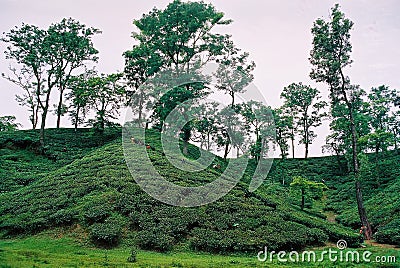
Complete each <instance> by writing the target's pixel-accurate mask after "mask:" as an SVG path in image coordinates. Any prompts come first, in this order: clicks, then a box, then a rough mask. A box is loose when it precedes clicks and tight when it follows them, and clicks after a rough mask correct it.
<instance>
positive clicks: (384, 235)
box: [374, 219, 400, 246]
mask: <svg viewBox="0 0 400 268" xmlns="http://www.w3.org/2000/svg"><path fill="white" fill-rule="evenodd" d="M374 238H375V240H376V241H377V242H379V243H387V244H394V245H399V246H400V219H395V220H393V221H391V222H390V223H389V224H387V225H385V226H382V227H379V228H378V231H377V232H376V233H375V234H374Z"/></svg>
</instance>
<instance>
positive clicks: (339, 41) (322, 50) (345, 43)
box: [310, 4, 372, 239]
mask: <svg viewBox="0 0 400 268" xmlns="http://www.w3.org/2000/svg"><path fill="white" fill-rule="evenodd" d="M352 27H353V22H352V21H350V20H349V19H347V18H346V17H345V15H344V13H342V12H341V11H340V8H339V5H338V4H336V5H335V6H334V7H333V8H332V10H331V15H330V20H327V21H325V20H324V19H321V18H320V19H317V20H316V21H315V22H314V25H313V27H312V29H311V32H312V34H313V48H312V50H311V57H310V62H311V64H312V70H311V73H310V77H311V78H312V79H314V80H316V81H317V82H324V83H326V84H328V86H329V90H330V99H331V104H332V105H331V106H334V105H336V104H337V103H344V104H345V106H346V108H347V109H346V110H347V116H348V119H349V124H350V132H351V147H352V166H353V172H354V174H355V178H356V198H357V206H358V212H359V215H360V221H361V223H362V224H363V225H364V226H366V227H367V232H366V234H367V238H368V239H369V238H370V237H371V234H372V231H371V226H370V224H369V222H368V217H367V213H366V211H365V207H364V202H363V198H362V190H361V184H360V180H359V179H358V171H359V166H358V158H357V153H358V135H357V130H356V123H355V110H354V103H353V102H352V99H351V96H352V93H353V91H354V87H352V85H351V84H350V79H349V77H348V76H346V75H345V69H346V68H347V67H349V66H350V64H351V63H352V60H351V57H350V53H351V51H352V45H351V42H350V30H351V29H352Z"/></svg>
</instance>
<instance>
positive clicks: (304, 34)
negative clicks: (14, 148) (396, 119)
mask: <svg viewBox="0 0 400 268" xmlns="http://www.w3.org/2000/svg"><path fill="white" fill-rule="evenodd" d="M169 2H170V1H165V0H158V1H155V0H140V1H139V0H120V1H118V0H115V1H98V0H97V1H95V0H85V1H83V0H80V1H78V0H70V1H64V0H58V1H54V0H40V1H29V0H0V7H1V8H0V33H3V32H8V31H9V30H10V29H11V28H12V27H14V26H16V25H18V26H20V25H21V23H22V22H25V23H28V24H35V25H37V26H39V27H42V28H47V27H48V26H49V25H50V24H51V23H53V22H58V21H60V20H61V19H62V18H64V17H72V18H75V19H77V20H79V21H80V22H82V23H84V24H86V25H87V26H92V27H96V28H98V29H100V30H102V31H103V33H102V34H101V35H98V36H97V37H95V39H94V45H95V47H96V48H97V49H98V50H99V51H100V53H99V57H100V60H99V64H98V65H97V67H98V68H97V69H98V70H99V71H100V72H104V73H110V72H115V71H117V70H120V71H121V70H123V65H124V59H123V57H122V53H123V52H124V51H126V50H128V49H130V48H131V47H132V45H133V39H132V38H131V37H130V35H131V32H132V31H133V30H134V28H133V24H132V21H133V19H138V18H140V17H141V15H142V14H143V13H147V12H148V11H150V10H151V9H152V8H153V7H154V6H157V7H158V8H164V7H165V6H166V5H167V4H168V3H169ZM206 2H210V3H212V4H214V6H215V7H216V8H217V9H218V10H220V11H223V12H224V13H225V15H226V18H230V19H233V21H234V22H233V23H232V24H231V25H229V26H226V27H223V29H222V30H223V31H224V32H226V33H230V34H232V35H233V39H234V40H235V42H236V44H237V45H238V46H239V47H240V48H242V49H243V50H245V51H248V52H249V53H250V56H251V59H252V60H254V61H255V62H256V64H257V67H256V71H255V81H254V83H255V85H256V86H257V87H258V88H259V89H260V90H261V91H262V92H263V94H264V96H265V98H266V99H267V102H268V104H270V105H271V106H272V107H277V106H279V105H281V103H282V102H281V100H280V99H279V94H280V92H281V91H282V89H283V87H284V86H287V85H289V84H290V83H292V82H300V81H301V82H303V83H306V84H311V85H313V86H316V87H317V88H318V89H320V90H321V91H322V93H323V95H324V96H326V95H327V89H326V87H325V86H324V85H322V84H315V83H314V82H312V81H310V79H309V77H308V74H309V72H310V64H309V62H308V57H309V53H310V50H311V42H312V36H311V33H310V29H311V27H312V24H313V22H314V21H315V19H317V18H319V17H324V18H327V17H328V15H329V11H330V8H331V7H332V6H333V5H334V3H339V4H340V5H341V6H342V10H343V11H344V12H345V14H346V16H347V17H348V18H350V19H351V20H352V21H353V22H354V23H355V25H354V30H353V32H352V39H351V40H352V44H353V54H352V56H353V60H354V63H353V65H352V67H351V69H350V70H349V71H348V74H349V75H350V77H351V79H352V82H353V83H356V84H360V85H361V87H362V88H364V89H367V90H368V89H370V88H371V87H373V86H374V87H375V86H379V85H381V84H386V85H388V86H390V87H392V88H400V77H399V71H400V70H399V61H400V50H399V49H398V46H399V41H400V38H399V37H400V12H399V11H400V1H397V0H382V1H367V0H352V1H331V0H324V1H321V0H296V1H293V0H276V1H271V0H266V1H263V0H246V1H245V0H240V1H239V0H211V1H206ZM4 49H5V45H4V44H0V54H1V55H0V73H7V71H8V65H9V62H8V61H6V60H5V57H4V53H3V51H4ZM0 92H1V98H0V116H3V115H16V117H17V121H18V122H19V123H22V124H23V125H24V127H25V128H29V127H30V123H29V121H28V112H27V111H26V109H25V108H24V107H20V106H18V104H17V102H16V101H15V94H17V93H21V92H22V91H21V90H20V89H19V88H18V87H16V86H14V85H12V84H11V83H9V82H8V81H6V80H4V79H2V78H0ZM56 95H57V94H56V93H55V94H54V96H56ZM55 121H56V120H55V118H54V117H53V116H50V117H49V118H48V123H47V126H48V127H54V126H55ZM63 123H64V126H65V125H68V124H69V123H68V118H67V116H65V118H64V120H63ZM328 133H329V130H328V128H327V126H326V124H325V125H324V126H323V127H320V128H319V129H317V134H318V135H319V137H318V138H317V140H316V141H315V143H314V144H312V145H311V147H310V155H311V156H318V155H321V146H322V145H323V144H324V140H325V136H326V135H327V134H328ZM298 147H300V146H298ZM296 154H297V156H298V157H301V156H302V155H303V153H302V151H301V150H298V151H297V152H296Z"/></svg>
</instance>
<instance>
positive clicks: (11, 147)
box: [0, 129, 399, 267]
mask: <svg viewBox="0 0 400 268" xmlns="http://www.w3.org/2000/svg"><path fill="white" fill-rule="evenodd" d="M47 133H48V134H47V135H48V137H47V139H48V140H49V142H50V144H52V146H51V148H49V149H48V151H49V152H50V151H51V154H50V153H49V154H48V155H51V156H52V155H57V157H56V158H52V157H50V159H49V157H46V156H44V155H42V154H38V153H37V152H35V147H34V146H32V145H31V146H19V144H22V141H25V142H26V141H29V144H31V143H32V144H34V143H35V141H36V142H37V141H38V139H39V133H38V132H35V131H15V132H8V133H4V134H1V135H0V140H1V141H2V143H1V146H0V148H1V149H0V155H1V161H2V162H1V164H2V167H7V168H5V169H4V171H3V172H4V173H3V175H2V176H3V178H8V180H2V182H3V181H4V182H6V183H7V185H2V187H3V188H4V189H9V190H8V191H3V193H2V194H1V195H0V199H1V205H0V211H1V215H2V216H1V217H0V228H1V233H2V237H3V238H14V237H16V235H27V234H29V235H32V234H36V233H38V232H41V231H45V230H51V233H52V234H53V235H55V236H60V235H64V234H66V235H68V236H70V237H71V239H73V240H76V241H81V242H80V243H83V244H82V245H83V246H84V247H87V246H96V247H99V248H103V250H97V251H96V253H86V254H89V255H91V256H93V258H92V257H90V258H89V257H87V255H86V254H84V256H77V257H76V258H75V257H74V258H69V257H68V258H66V259H63V260H64V261H66V262H68V261H71V262H76V261H78V260H79V261H81V262H82V263H83V264H84V265H88V266H89V265H90V263H89V262H90V261H93V262H96V263H97V262H100V264H98V265H102V264H101V262H102V261H104V258H109V259H108V260H109V261H110V263H115V264H114V265H118V263H125V262H124V260H125V258H127V256H129V251H130V250H129V248H132V247H135V248H138V249H139V254H138V256H139V258H140V257H141V258H144V259H148V258H151V257H146V256H148V254H150V256H157V255H153V254H154V253H146V252H145V251H141V250H153V251H159V252H181V251H183V252H197V251H207V252H211V253H214V254H215V253H223V254H227V253H234V252H237V253H241V254H243V253H244V254H245V256H248V257H246V258H247V259H246V258H243V257H232V258H233V259H235V260H236V261H237V262H239V263H242V262H244V263H243V265H244V264H245V263H247V262H250V263H254V259H253V260H252V259H251V258H250V257H249V256H254V254H256V253H257V252H258V251H259V250H260V249H262V248H263V247H264V246H265V245H268V247H269V248H271V249H285V250H289V249H304V247H305V246H313V245H314V246H318V245H324V244H325V243H326V242H327V241H328V240H329V241H332V242H336V241H337V240H339V239H345V240H346V241H347V242H348V244H349V246H358V235H357V234H356V233H357V228H358V227H359V226H358V220H357V211H353V210H351V209H352V208H353V207H354V204H352V202H351V200H352V199H351V195H352V194H353V191H352V189H351V185H352V184H353V187H354V183H353V181H352V179H351V178H349V177H347V176H345V175H343V174H344V173H345V172H341V171H340V170H339V169H338V168H337V161H336V159H335V158H334V157H323V158H309V159H306V160H300V159H286V160H276V161H275V163H274V165H273V167H272V170H271V172H270V173H269V175H268V178H267V180H266V181H265V183H264V184H263V185H262V187H260V188H259V189H258V190H257V191H256V192H255V193H250V192H248V190H246V189H247V187H248V185H247V184H248V181H249V179H250V176H251V175H252V169H253V165H254V162H250V164H249V166H248V169H247V171H246V173H245V175H244V177H243V179H242V181H241V182H240V183H239V184H238V186H237V187H235V188H234V190H232V191H231V192H230V193H229V194H228V195H227V196H225V197H223V198H222V199H220V200H218V201H217V202H215V203H211V204H209V205H206V206H202V207H198V208H182V207H173V206H169V205H165V204H163V203H161V202H158V201H156V200H154V199H153V198H152V197H150V196H148V195H147V194H146V193H145V192H143V191H142V190H141V189H140V188H139V187H138V186H137V184H136V183H135V181H134V179H133V178H132V177H131V176H130V173H129V171H128V169H127V167H126V164H125V159H124V158H123V153H122V146H121V139H120V136H119V135H120V130H118V129H107V130H106V132H105V134H104V135H105V136H103V138H102V139H99V136H98V134H97V133H96V132H91V131H90V130H88V129H79V130H78V132H77V133H76V132H75V131H74V130H73V129H53V130H49V131H48V132H47ZM22 137H29V138H25V139H22ZM147 140H148V141H149V144H150V145H151V146H152V147H153V148H159V147H158V146H160V144H159V143H160V140H159V134H158V132H156V131H152V130H149V131H148V133H147ZM83 144H85V147H83V146H82V145H83ZM137 146H139V145H137ZM64 148H67V150H68V151H67V152H66V151H64ZM188 152H189V153H190V155H191V157H193V158H196V157H197V156H198V153H199V149H198V148H197V147H194V146H189V150H188ZM148 153H149V155H150V158H151V159H152V160H153V161H154V163H158V164H157V165H156V167H157V168H158V170H159V171H160V172H161V173H163V174H165V175H167V176H168V178H169V179H170V180H172V181H174V182H175V183H183V184H190V185H191V184H199V183H200V184H201V183H204V182H209V181H211V180H214V179H215V178H217V176H218V173H219V172H221V171H220V170H215V169H213V168H211V167H210V168H209V169H207V170H205V171H201V172H199V173H197V174H196V173H194V174H189V175H188V174H184V172H182V171H181V170H179V169H176V168H174V167H173V166H172V165H170V164H169V162H168V161H167V160H166V159H165V157H164V156H163V155H162V153H161V152H159V151H158V150H156V151H153V150H149V151H148ZM137 157H138V158H140V157H141V156H140V155H138V156H137ZM398 158H399V155H398V154H395V153H394V152H393V153H390V154H388V155H387V156H385V158H382V160H381V161H380V162H379V163H377V164H376V166H377V167H380V168H384V166H382V165H384V164H387V165H389V167H390V163H393V162H392V161H396V160H398ZM215 161H217V162H215V163H220V164H221V165H222V169H223V166H224V161H223V159H220V158H217V159H216V160H215ZM281 161H286V162H285V163H286V165H284V166H282V163H281ZM343 163H344V162H343ZM43 164H46V165H47V169H44V168H42V169H40V168H38V169H34V167H36V166H37V167H40V166H43ZM29 168H30V169H32V170H35V172H31V173H29V172H28V170H29ZM345 168H346V167H345V166H343V167H342V169H345ZM23 169H25V170H27V171H26V173H24V172H15V170H20V171H22V170H23ZM5 170H7V171H8V172H7V173H6V171H5ZM13 170H14V173H12V172H13ZM385 170H386V171H385V172H382V170H380V169H378V170H377V172H381V173H380V174H382V175H383V176H380V177H379V180H378V181H379V184H378V183H377V180H376V179H375V177H373V176H371V177H370V180H369V179H367V180H366V183H367V182H369V183H371V185H374V187H369V189H371V191H367V192H366V196H365V198H366V200H367V201H366V205H367V206H368V208H369V209H370V210H371V211H374V212H375V214H371V215H370V216H371V222H372V224H373V226H374V228H378V232H377V234H376V239H377V240H378V241H380V242H383V243H392V244H399V240H398V233H399V229H398V228H399V227H398V226H399V225H398V224H396V221H398V211H399V209H398V208H399V206H398V200H397V199H396V194H395V193H396V191H394V190H393V188H394V187H396V186H397V187H398V183H399V176H398V175H399V174H398V172H399V170H398V168H388V166H386V168H385ZM298 174H305V175H306V176H307V178H310V180H312V181H316V182H318V181H321V180H325V183H326V185H328V186H329V188H330V189H329V190H328V191H327V192H326V193H327V195H328V196H327V198H326V197H325V198H324V199H323V200H322V201H314V202H311V201H312V198H310V199H306V207H305V209H304V211H302V210H301V209H300V201H299V200H300V199H299V196H300V193H299V192H295V191H293V190H291V189H290V187H289V183H290V179H289V181H286V182H284V184H282V183H283V181H282V178H286V180H287V178H291V177H294V176H296V175H298ZM24 175H25V176H24ZM385 176H386V177H385ZM21 180H22V181H23V182H24V183H21ZM338 182H340V184H338ZM10 186H12V187H10ZM374 188H375V189H374ZM379 193H380V194H379ZM338 196H344V198H337V197H338ZM353 200H354V199H353ZM378 201H379V202H378ZM353 202H355V201H353ZM374 207H376V209H375V210H374V209H373V208H374ZM330 210H333V211H334V212H335V213H337V214H339V216H338V218H337V220H338V221H339V222H341V223H343V224H345V225H349V226H350V227H353V229H350V228H345V227H343V226H341V225H339V224H336V223H332V222H329V221H328V220H327V219H326V216H325V215H326V213H327V212H329V211H330ZM345 219H346V220H345ZM352 219H353V221H352ZM282 223H284V224H282ZM6 241H8V240H6ZM27 241H28V240H27ZM29 241H31V242H29V243H39V244H40V243H45V242H41V241H43V240H41V239H37V238H32V239H30V240H29ZM32 241H36V242H32ZM4 243H5V244H4V247H5V248H7V246H6V245H14V246H12V247H13V248H15V249H17V248H18V247H22V248H20V250H23V247H27V246H26V243H28V242H22V241H21V242H12V243H11V244H10V242H4ZM29 243H28V244H29ZM51 243H60V242H57V241H54V242H51ZM67 244H70V242H68V243H67ZM24 245H25V246H24ZM85 245H86V246H85ZM32 247H33V246H31V249H30V251H32V252H31V253H29V254H31V255H32V254H33V255H32V256H36V257H32V258H30V257H26V260H25V261H24V260H22V259H21V256H20V253H18V252H19V251H9V250H7V251H6V252H7V253H5V252H4V251H3V253H2V254H3V255H2V256H3V257H2V258H3V260H8V261H7V262H10V258H11V257H10V256H15V257H16V258H17V256H20V257H18V258H17V259H18V260H20V261H21V263H24V264H26V263H25V262H28V263H29V262H35V260H36V261H39V260H41V261H45V262H46V260H47V261H48V262H50V263H52V262H53V261H55V259H54V258H55V256H56V255H57V254H61V251H58V252H59V253H56V252H53V253H51V252H46V250H45V249H41V248H42V246H40V247H39V249H38V250H36V251H35V250H33V248H32ZM66 247H67V248H68V247H69V246H66ZM71 247H72V248H74V249H73V250H75V251H78V252H82V251H85V252H86V251H87V250H86V249H83V248H81V247H78V246H76V245H75V246H72V244H71ZM113 247H117V248H119V249H118V250H117V251H113V250H107V249H110V248H113ZM72 248H71V249H69V250H72ZM78 249H79V250H78ZM28 251H29V250H28ZM35 252H36V253H35ZM106 252H110V253H109V254H110V255H109V257H104V256H105V255H107V254H108V253H106ZM9 254H11V255H9ZM27 254H28V253H27ZM43 254H44V255H43ZM92 254H94V255H92ZM168 254H171V253H168ZM176 254H178V255H179V254H183V255H184V254H189V255H187V257H184V258H188V259H192V261H194V262H196V264H198V265H199V266H200V267H201V265H202V264H201V263H202V262H203V260H202V258H203V257H198V255H196V254H194V253H176ZM191 254H194V255H193V256H192V255H191ZM183 255H182V256H183ZM29 256H30V255H29ZM45 256H48V257H45ZM160 256H161V255H160ZM160 256H158V257H157V258H161V257H160ZM167 256H171V255H167ZM172 256H173V255H172ZM179 256H180V255H179ZM190 256H191V257H190ZM196 256H197V257H196ZM200 256H201V255H200ZM204 256H206V255H204ZM214 256H215V255H214ZM166 258H167V259H170V257H166ZM198 258H200V259H198ZM204 258H208V257H204ZM218 258H219V257H218ZM218 258H217V259H218ZM226 258H230V257H221V261H223V262H225V261H226V262H229V261H231V259H229V260H227V259H226ZM217 259H214V257H213V263H214V261H216V260H217ZM142 261H143V259H142ZM158 261H159V262H154V263H153V264H154V265H155V264H156V263H163V262H161V260H158ZM204 261H205V260H204ZM7 262H6V263H7ZM171 262H172V260H171ZM11 263H12V262H11ZM139 263H140V262H139ZM183 263H185V265H188V263H186V261H183ZM189 263H190V262H189ZM92 265H94V263H92ZM96 265H97V264H96ZM149 265H150V264H149ZM166 265H171V264H170V263H167V264H166ZM207 265H212V264H210V263H207V262H205V263H204V266H205V267H206V266H207ZM248 265H250V264H248ZM171 266H172V265H171ZM196 267H197V266H196Z"/></svg>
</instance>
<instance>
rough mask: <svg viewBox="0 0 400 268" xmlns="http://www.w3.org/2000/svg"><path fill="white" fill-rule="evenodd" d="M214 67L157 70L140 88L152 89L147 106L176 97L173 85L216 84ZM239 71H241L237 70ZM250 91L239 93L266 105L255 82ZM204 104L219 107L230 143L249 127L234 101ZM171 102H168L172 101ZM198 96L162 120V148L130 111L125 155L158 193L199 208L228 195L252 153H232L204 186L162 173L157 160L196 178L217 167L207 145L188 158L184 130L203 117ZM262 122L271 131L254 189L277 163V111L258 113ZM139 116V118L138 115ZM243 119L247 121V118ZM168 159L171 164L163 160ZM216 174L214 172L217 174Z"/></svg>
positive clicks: (152, 107)
mask: <svg viewBox="0 0 400 268" xmlns="http://www.w3.org/2000/svg"><path fill="white" fill-rule="evenodd" d="M210 69H213V67H212V66H211V67H207V66H206V67H202V68H189V69H187V68H184V69H179V68H174V69H170V70H164V71H161V72H159V73H157V74H156V75H155V76H154V77H153V78H152V79H149V80H148V81H146V83H144V84H143V85H142V86H141V88H140V89H139V90H142V91H143V92H152V94H151V98H152V100H151V101H149V102H147V105H148V107H146V109H147V110H148V111H155V110H157V108H159V106H160V105H163V104H161V103H162V101H164V104H165V100H166V99H168V98H173V97H174V96H171V94H170V93H171V91H172V90H177V89H178V90H179V89H181V88H183V89H185V88H189V87H205V88H213V87H215V83H216V82H215V79H214V78H213V71H212V70H210ZM238 75H239V74H238ZM248 88H249V90H247V91H246V92H245V93H241V94H236V96H235V98H236V99H237V100H241V101H242V102H248V101H250V102H251V103H254V104H255V105H257V104H263V105H264V106H263V107H267V105H266V101H265V99H264V97H263V96H262V94H261V92H260V91H259V90H258V89H257V87H255V86H254V84H250V85H249V86H248ZM201 101H202V103H210V104H212V105H215V104H217V105H218V106H219V110H220V111H222V112H221V113H220V114H219V115H220V116H219V124H220V125H222V126H223V128H224V130H225V133H224V134H225V135H226V136H227V137H228V138H229V140H230V142H231V143H234V142H235V139H239V138H242V137H240V135H238V133H239V130H243V129H244V127H245V126H243V125H240V120H239V121H238V120H236V119H235V117H236V116H237V115H238V111H236V110H235V109H232V108H231V107H230V105H229V104H228V105H227V104H224V103H222V102H220V101H218V100H216V99H211V98H210V97H208V98H203V99H201ZM167 102H168V101H167ZM198 104H199V103H198V99H196V98H194V99H193V98H192V99H188V100H186V101H182V102H179V104H177V105H176V106H175V107H174V108H173V109H172V110H171V111H170V112H169V114H168V115H167V116H165V118H164V120H163V122H162V131H161V147H160V146H159V145H157V146H155V145H152V144H151V141H148V140H147V139H146V131H145V129H144V128H141V127H138V125H137V124H136V123H135V120H136V114H135V111H134V107H132V108H131V109H128V110H127V113H126V116H125V120H124V122H125V123H124V125H123V131H122V140H123V150H124V157H125V160H126V163H127V166H128V169H129V171H130V173H131V174H132V176H133V178H134V179H135V181H136V182H137V184H138V185H139V186H140V187H141V188H142V189H143V190H144V191H145V192H147V193H148V194H149V195H151V196H152V197H153V198H155V199H157V200H159V201H161V202H164V203H167V204H170V205H174V206H182V207H195V206H201V205H205V204H208V203H211V202H214V201H216V200H218V199H219V198H221V197H223V196H224V195H226V194H227V193H228V192H229V191H230V190H231V189H232V188H233V187H235V185H236V184H237V183H238V182H239V180H240V179H241V178H242V176H243V174H244V173H245V170H246V168H247V165H248V161H249V157H248V156H246V155H244V156H242V157H238V158H231V159H229V162H228V164H227V166H226V168H225V169H224V171H223V172H222V173H221V174H220V175H219V177H218V178H217V179H215V180H213V181H211V182H209V183H206V184H203V185H201V186H183V185H179V184H176V183H174V182H172V181H170V180H168V179H169V178H167V177H165V175H163V174H161V173H160V172H159V169H157V166H158V165H172V166H174V168H177V169H180V170H182V171H184V172H185V174H187V175H188V176H192V177H194V178H195V177H196V172H199V171H202V170H206V169H207V168H210V167H212V166H213V164H212V163H213V161H214V159H215V155H214V154H213V153H211V152H208V151H207V150H200V157H198V158H197V159H196V160H193V159H189V158H187V157H186V156H185V155H184V153H183V152H182V150H181V144H180V143H181V140H180V138H181V136H180V135H181V134H182V131H183V129H184V128H185V126H187V124H188V123H190V122H193V121H195V120H200V119H201V118H199V117H198V116H199V114H201V111H199V105H198ZM255 116H256V119H257V121H259V122H264V125H265V126H266V127H265V131H268V133H269V136H268V139H267V138H263V140H261V142H260V144H261V147H262V148H261V150H260V154H261V157H260V158H259V160H258V164H257V167H256V170H255V172H254V175H253V177H252V180H251V182H250V185H249V190H250V191H255V190H256V189H257V188H258V187H259V186H260V185H261V184H262V183H263V181H264V179H265V178H266V176H267V174H268V172H269V170H270V167H271V165H272V161H273V157H274V152H275V146H274V145H273V143H274V139H275V124H274V120H273V115H272V112H271V111H270V110H268V109H266V110H264V111H263V113H262V114H255ZM136 121H137V120H136ZM242 123H243V122H242ZM153 153H157V154H159V155H162V156H163V157H162V159H160V161H163V163H159V162H157V161H154V162H153V161H152V160H151V156H150V154H153ZM165 160H167V163H164V162H165ZM214 175H215V173H214Z"/></svg>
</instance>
